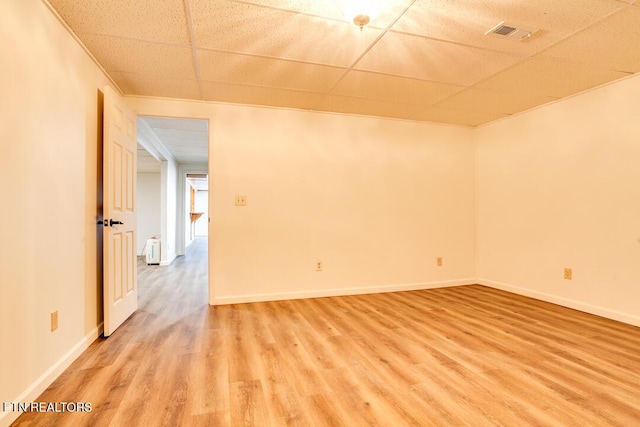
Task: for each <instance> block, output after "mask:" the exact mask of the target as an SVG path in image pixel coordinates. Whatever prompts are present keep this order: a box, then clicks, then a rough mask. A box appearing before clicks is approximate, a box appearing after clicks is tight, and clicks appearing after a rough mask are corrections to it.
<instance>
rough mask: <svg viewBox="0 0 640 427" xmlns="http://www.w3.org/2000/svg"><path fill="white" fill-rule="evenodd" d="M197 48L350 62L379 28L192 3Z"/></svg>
mask: <svg viewBox="0 0 640 427" xmlns="http://www.w3.org/2000/svg"><path fill="white" fill-rule="evenodd" d="M191 8H192V16H193V18H192V19H193V26H194V34H195V42H196V46H197V47H198V48H206V49H211V50H222V51H227V52H239V53H247V54H253V55H260V56H268V57H272V58H281V59H293V60H298V61H306V62H313V63H317V64H328V65H338V66H350V65H351V64H352V63H353V62H354V61H355V60H356V59H358V58H359V57H360V56H361V55H362V54H363V53H364V52H365V50H366V49H367V48H368V47H369V46H370V45H371V43H372V42H373V41H374V40H375V39H376V38H377V37H378V36H379V35H380V30H375V29H371V28H366V29H365V30H364V31H362V32H361V31H360V30H359V29H358V28H357V27H356V26H355V25H353V24H348V23H345V22H339V21H333V20H326V19H321V18H317V17H312V16H307V15H302V14H300V13H291V12H285V11H281V10H276V9H270V8H265V7H260V6H254V5H249V4H244V3H233V2H229V1H226V0H212V1H209V0H197V1H194V2H192V3H191Z"/></svg>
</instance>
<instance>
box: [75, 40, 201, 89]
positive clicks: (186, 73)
mask: <svg viewBox="0 0 640 427" xmlns="http://www.w3.org/2000/svg"><path fill="white" fill-rule="evenodd" d="M84 43H85V45H86V46H87V47H88V48H89V50H91V51H92V52H96V55H97V56H96V59H97V60H98V61H100V63H101V64H102V66H103V67H104V68H105V70H106V71H108V72H111V71H116V72H124V73H137V74H147V73H149V72H153V74H154V75H156V76H164V77H174V78H177V79H182V80H186V79H191V80H196V70H195V67H194V63H193V54H192V51H191V48H189V47H187V46H174V45H167V44H158V43H151V42H144V41H138V40H132V39H123V38H119V37H111V36H101V35H94V34H87V35H85V36H84Z"/></svg>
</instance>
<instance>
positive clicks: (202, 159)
mask: <svg viewBox="0 0 640 427" xmlns="http://www.w3.org/2000/svg"><path fill="white" fill-rule="evenodd" d="M137 125H138V132H137V139H138V159H137V176H136V179H137V189H136V202H137V213H138V217H137V230H138V236H137V239H136V240H137V241H136V252H137V255H138V286H139V288H140V290H141V291H142V290H143V288H144V287H147V286H151V285H149V284H148V283H146V282H148V281H153V280H156V281H157V280H158V277H162V276H163V275H171V276H172V277H177V278H185V280H192V281H197V282H198V283H199V285H198V286H202V287H203V288H204V289H203V294H202V295H203V298H204V301H208V247H209V213H208V198H209V180H208V169H209V154H208V146H209V122H208V120H201V119H187V118H172V117H152V116H139V117H138V122H137ZM182 270H184V271H182ZM185 272H189V273H190V274H183V273H185ZM200 283H201V285H200ZM176 285H179V283H176ZM141 295H144V292H141Z"/></svg>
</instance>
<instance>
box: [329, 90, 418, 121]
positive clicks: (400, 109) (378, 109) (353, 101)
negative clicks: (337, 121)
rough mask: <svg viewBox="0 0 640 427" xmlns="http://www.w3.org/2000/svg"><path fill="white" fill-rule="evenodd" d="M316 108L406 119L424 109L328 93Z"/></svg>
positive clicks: (410, 105) (416, 106)
mask: <svg viewBox="0 0 640 427" xmlns="http://www.w3.org/2000/svg"><path fill="white" fill-rule="evenodd" d="M317 109H318V110H321V111H335V112H339V113H348V114H364V115H371V116H381V117H391V118H398V119H408V118H409V117H411V116H412V115H414V114H416V113H418V112H419V111H420V110H422V109H424V107H422V106H419V105H412V104H402V103H398V102H390V101H380V100H375V99H366V98H354V97H348V96H338V95H330V96H327V97H325V98H324V100H323V101H322V102H321V103H320V104H319V105H318V108H317Z"/></svg>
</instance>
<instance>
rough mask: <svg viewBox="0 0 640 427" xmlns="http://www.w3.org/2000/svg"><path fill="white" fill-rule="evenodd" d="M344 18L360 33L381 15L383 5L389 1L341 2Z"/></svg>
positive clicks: (347, 0) (345, 0)
mask: <svg viewBox="0 0 640 427" xmlns="http://www.w3.org/2000/svg"><path fill="white" fill-rule="evenodd" d="M341 1H342V7H343V8H344V9H343V10H344V16H345V18H347V20H349V21H351V22H353V23H354V24H355V25H356V26H357V27H358V28H360V31H362V29H363V28H364V27H366V26H367V25H369V23H370V22H371V21H373V20H374V19H375V17H376V16H378V15H379V13H380V10H381V9H382V5H383V4H384V3H386V2H387V1H388V0H341Z"/></svg>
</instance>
